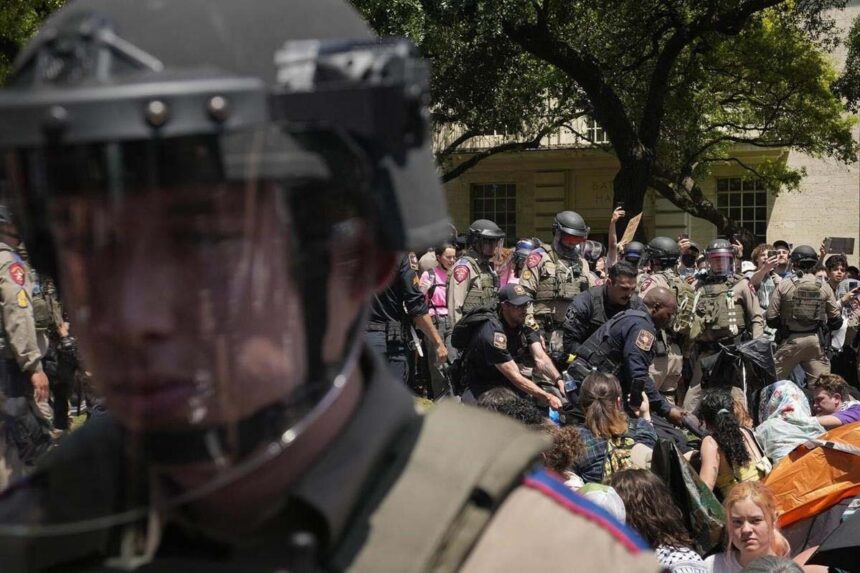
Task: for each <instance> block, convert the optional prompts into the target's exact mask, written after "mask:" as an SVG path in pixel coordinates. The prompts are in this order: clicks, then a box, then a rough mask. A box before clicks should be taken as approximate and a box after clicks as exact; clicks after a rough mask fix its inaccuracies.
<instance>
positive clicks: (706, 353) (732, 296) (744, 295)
mask: <svg viewBox="0 0 860 573" xmlns="http://www.w3.org/2000/svg"><path fill="white" fill-rule="evenodd" d="M705 253H706V255H707V257H708V265H709V268H708V274H707V275H706V276H705V277H703V278H702V279H700V280H699V282H698V283H697V284H696V297H695V301H696V304H695V308H694V311H695V320H696V325H697V328H698V329H700V330H699V332H698V334H696V336H695V342H694V347H693V354H692V362H693V372H692V377H691V379H690V388H689V390H688V391H687V394H686V396H685V397H684V407H685V408H686V409H688V410H694V409H695V408H696V407H697V406H698V405H699V401H700V400H701V396H702V387H703V384H705V385H707V383H708V378H709V377H710V376H709V373H708V372H707V371H706V370H707V368H708V366H707V364H705V366H704V368H703V361H705V360H708V359H709V358H711V357H713V355H714V354H716V353H717V352H719V351H720V350H721V348H723V347H728V348H731V347H733V346H735V345H736V344H737V343H739V342H741V341H742V340H743V339H745V338H758V337H760V336H762V334H763V333H764V319H763V318H762V312H761V306H760V305H759V304H758V299H756V297H755V294H753V291H752V288H751V287H750V285H749V281H748V280H747V279H745V278H744V277H742V276H740V275H736V274H735V272H734V269H735V247H734V246H733V245H732V244H731V243H730V242H729V241H728V240H726V239H714V240H713V241H711V242H710V244H708V247H707V249H705ZM721 374H723V375H725V377H727V378H732V376H731V375H726V373H721Z"/></svg>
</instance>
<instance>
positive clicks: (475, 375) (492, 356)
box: [465, 284, 564, 409]
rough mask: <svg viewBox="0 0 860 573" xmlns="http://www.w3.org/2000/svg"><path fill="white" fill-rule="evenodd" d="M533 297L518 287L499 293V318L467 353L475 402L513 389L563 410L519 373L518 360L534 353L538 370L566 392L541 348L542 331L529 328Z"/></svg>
mask: <svg viewBox="0 0 860 573" xmlns="http://www.w3.org/2000/svg"><path fill="white" fill-rule="evenodd" d="M530 302H532V297H531V295H529V293H528V291H527V290H526V289H525V288H523V287H522V286H521V285H518V284H508V285H505V287H504V288H502V290H500V291H499V316H498V319H491V320H488V321H487V322H486V323H484V325H483V326H481V327H480V329H479V330H478V332H477V333H476V334H475V338H474V339H473V340H472V342H471V343H470V344H469V347H468V348H467V349H466V353H467V355H466V358H465V360H466V379H467V381H468V384H469V390H471V392H472V394H473V395H474V397H475V398H477V397H478V396H480V395H481V394H483V393H484V392H486V391H487V390H489V389H490V388H495V387H498V386H504V387H508V388H511V389H512V390H514V391H515V392H517V394H519V395H521V396H532V397H533V398H536V399H537V401H538V402H540V403H548V404H549V405H550V406H551V407H553V408H555V409H559V408H561V400H559V398H558V397H557V396H554V395H553V394H550V393H549V392H545V391H544V390H542V389H541V388H540V387H539V386H538V385H536V384H535V383H534V382H532V381H531V380H529V379H528V378H526V377H525V376H523V375H522V374H521V373H520V369H519V367H518V366H517V363H516V360H517V358H518V357H522V356H524V355H525V354H527V353H531V356H532V358H533V359H534V363H535V370H538V371H540V372H543V373H544V374H545V375H546V376H547V377H548V378H549V379H550V380H554V381H555V382H556V384H557V385H558V387H559V389H560V390H561V391H562V392H564V384H563V381H562V377H561V374H560V373H559V372H558V370H556V368H555V366H553V364H552V360H550V358H549V356H547V354H546V352H545V351H544V349H543V345H542V344H541V337H540V331H539V330H538V329H537V328H532V327H529V326H526V310H527V308H528V305H529V303H530Z"/></svg>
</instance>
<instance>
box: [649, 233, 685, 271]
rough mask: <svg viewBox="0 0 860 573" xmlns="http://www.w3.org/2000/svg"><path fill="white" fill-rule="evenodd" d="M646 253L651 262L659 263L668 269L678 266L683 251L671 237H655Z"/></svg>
mask: <svg viewBox="0 0 860 573" xmlns="http://www.w3.org/2000/svg"><path fill="white" fill-rule="evenodd" d="M645 253H646V254H647V256H648V260H649V261H657V262H659V263H660V264H661V265H662V266H663V268H666V267H671V266H674V265H675V264H677V262H678V258H679V257H680V256H681V249H680V248H679V247H678V243H677V242H676V241H673V240H672V239H670V238H669V237H654V238H653V239H651V241H650V242H649V243H648V246H647V247H646V248H645Z"/></svg>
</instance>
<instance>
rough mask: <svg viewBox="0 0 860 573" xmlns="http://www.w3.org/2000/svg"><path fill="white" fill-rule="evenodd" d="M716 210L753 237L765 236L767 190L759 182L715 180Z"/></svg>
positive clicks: (750, 180) (736, 178) (753, 180)
mask: <svg viewBox="0 0 860 573" xmlns="http://www.w3.org/2000/svg"><path fill="white" fill-rule="evenodd" d="M717 209H718V210H719V211H720V212H721V213H722V214H724V215H726V216H727V217H729V218H731V219H732V220H733V221H734V222H735V223H737V224H738V225H740V226H741V227H743V228H744V229H747V230H748V231H750V232H751V233H753V234H754V235H755V236H757V237H759V238H764V237H765V236H766V235H767V189H766V188H765V186H764V183H763V182H761V181H760V180H757V179H741V178H740V177H720V178H717Z"/></svg>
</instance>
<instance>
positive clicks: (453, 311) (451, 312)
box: [446, 249, 494, 327]
mask: <svg viewBox="0 0 860 573" xmlns="http://www.w3.org/2000/svg"><path fill="white" fill-rule="evenodd" d="M465 255H466V256H462V257H460V258H459V259H458V260H457V262H456V263H454V266H453V267H452V268H451V272H450V273H448V291H447V293H446V295H447V297H448V316H449V317H450V321H451V327H453V326H454V325H455V324H457V322H459V321H460V319H461V318H463V303H465V302H466V296H467V295H468V294H469V290H471V289H473V288H479V289H480V288H485V287H486V286H493V285H484V284H483V283H482V282H481V275H479V274H478V270H483V271H485V273H487V274H492V273H493V272H494V271H492V267H491V265H490V262H489V261H487V260H482V259H481V258H480V257H479V256H478V254H477V253H476V252H474V251H472V250H471V249H470V250H469V251H467V252H466V253H465ZM467 257H470V258H471V259H472V260H473V261H477V264H478V269H476V268H474V265H473V262H472V261H470V260H469V258H467Z"/></svg>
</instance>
